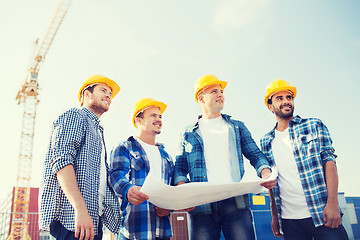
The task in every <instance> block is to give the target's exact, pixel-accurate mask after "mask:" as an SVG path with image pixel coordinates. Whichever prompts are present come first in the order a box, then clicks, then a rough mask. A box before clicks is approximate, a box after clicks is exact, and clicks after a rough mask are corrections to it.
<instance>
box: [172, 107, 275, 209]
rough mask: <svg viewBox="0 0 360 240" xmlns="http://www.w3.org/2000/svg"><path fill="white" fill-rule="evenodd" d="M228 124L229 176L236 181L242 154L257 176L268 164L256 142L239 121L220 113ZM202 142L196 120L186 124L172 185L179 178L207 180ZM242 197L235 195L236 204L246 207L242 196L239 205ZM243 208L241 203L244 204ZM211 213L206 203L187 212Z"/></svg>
mask: <svg viewBox="0 0 360 240" xmlns="http://www.w3.org/2000/svg"><path fill="white" fill-rule="evenodd" d="M221 116H222V117H223V119H224V120H225V121H226V123H227V124H228V125H229V126H230V131H229V146H230V149H229V150H230V158H231V160H230V162H231V169H232V178H233V180H234V181H235V182H239V181H240V180H241V178H242V177H243V176H244V174H245V169H244V160H243V154H244V156H245V157H246V158H247V159H249V160H250V163H251V165H252V166H253V167H254V168H255V169H256V171H257V174H258V175H259V176H260V173H261V171H262V170H263V169H264V168H270V166H269V163H268V161H267V159H266V157H265V156H264V154H263V153H262V152H261V151H260V149H259V147H258V146H257V145H256V143H255V141H254V139H253V138H252V137H251V134H250V132H249V130H248V129H247V127H246V126H245V124H244V123H243V122H241V121H237V120H233V119H231V117H230V116H229V115H226V114H222V115H221ZM203 149H204V143H203V140H202V138H201V136H200V130H199V122H196V123H195V124H194V125H190V126H188V127H187V128H186V129H185V131H184V133H183V134H182V135H181V140H180V154H179V155H178V156H176V163H175V173H174V176H175V184H177V183H178V182H180V181H183V182H189V179H188V178H187V175H188V174H189V176H190V181H191V182H207V181H208V179H207V170H206V164H205V157H204V151H203ZM240 199H242V198H235V200H236V203H237V206H238V207H239V206H240V205H243V204H245V205H246V206H247V207H249V201H248V198H247V197H246V196H245V203H243V204H241V203H240V201H244V200H240ZM244 207H245V206H244ZM209 213H211V206H210V204H204V205H201V206H197V207H196V208H195V210H194V211H192V212H191V214H209Z"/></svg>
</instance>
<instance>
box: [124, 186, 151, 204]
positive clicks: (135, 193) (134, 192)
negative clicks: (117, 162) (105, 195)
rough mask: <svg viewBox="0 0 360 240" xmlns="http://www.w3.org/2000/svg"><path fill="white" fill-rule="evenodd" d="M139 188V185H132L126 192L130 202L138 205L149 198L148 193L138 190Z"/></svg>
mask: <svg viewBox="0 0 360 240" xmlns="http://www.w3.org/2000/svg"><path fill="white" fill-rule="evenodd" d="M140 189H141V187H139V186H132V187H131V188H130V189H129V191H128V192H127V196H126V197H127V199H128V201H129V202H130V203H131V204H134V205H139V204H141V203H143V202H144V201H146V200H148V199H149V197H148V195H146V194H145V193H142V192H140Z"/></svg>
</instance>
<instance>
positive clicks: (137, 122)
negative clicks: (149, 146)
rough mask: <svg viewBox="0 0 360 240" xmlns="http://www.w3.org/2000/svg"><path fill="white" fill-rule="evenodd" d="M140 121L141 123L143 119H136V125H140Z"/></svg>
mask: <svg viewBox="0 0 360 240" xmlns="http://www.w3.org/2000/svg"><path fill="white" fill-rule="evenodd" d="M140 121H141V118H139V117H136V118H135V125H138V124H140Z"/></svg>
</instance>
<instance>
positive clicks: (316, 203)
mask: <svg viewBox="0 0 360 240" xmlns="http://www.w3.org/2000/svg"><path fill="white" fill-rule="evenodd" d="M275 128H276V126H275V127H274V129H273V130H271V131H270V132H269V133H267V134H266V135H265V136H264V137H263V138H262V139H261V141H260V144H261V149H262V151H263V152H264V154H265V155H266V157H267V158H268V159H269V162H270V164H271V165H275V161H274V155H273V152H272V149H271V142H272V140H273V139H274V138H275ZM289 135H290V141H291V144H292V148H293V154H294V157H295V161H296V165H297V168H298V171H299V175H300V180H301V184H302V187H303V190H304V194H305V199H306V202H307V205H308V207H309V211H310V214H311V217H312V219H313V222H314V224H315V226H321V225H323V224H325V222H324V219H323V210H324V207H325V205H326V202H327V196H328V195H327V190H326V181H325V173H324V164H325V163H326V162H327V161H334V162H335V158H336V157H337V156H336V155H335V153H334V152H335V150H334V148H333V147H332V140H331V137H330V133H329V131H328V129H327V128H326V126H325V125H324V124H323V123H322V122H321V120H320V119H316V118H306V119H304V118H301V117H299V116H296V117H295V118H294V119H292V120H291V121H290V122H289ZM273 191H274V197H275V202H276V207H277V210H278V216H279V219H280V218H281V199H280V189H279V185H278V184H277V185H276V187H275V188H274V189H273Z"/></svg>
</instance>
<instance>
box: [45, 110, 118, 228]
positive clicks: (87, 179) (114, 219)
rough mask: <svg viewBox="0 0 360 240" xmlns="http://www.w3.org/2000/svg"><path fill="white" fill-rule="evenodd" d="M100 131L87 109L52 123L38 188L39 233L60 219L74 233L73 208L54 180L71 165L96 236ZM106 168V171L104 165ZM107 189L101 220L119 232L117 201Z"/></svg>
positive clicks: (63, 116)
mask: <svg viewBox="0 0 360 240" xmlns="http://www.w3.org/2000/svg"><path fill="white" fill-rule="evenodd" d="M99 129H100V131H101V132H102V131H103V129H102V127H101V126H100V125H99V118H98V117H97V116H96V115H95V114H94V113H93V112H92V111H90V110H89V109H87V108H72V109H70V110H68V111H66V112H65V113H63V114H62V115H61V116H60V117H58V118H57V120H56V121H54V123H53V126H52V130H51V139H50V145H49V150H48V152H47V155H46V159H45V162H44V171H43V176H42V181H41V186H40V196H39V201H40V211H39V212H40V216H39V217H40V219H39V225H40V229H41V230H45V231H49V225H50V223H52V222H53V221H56V220H59V221H60V223H61V224H62V225H63V226H64V227H65V228H66V229H68V230H70V231H75V219H74V218H75V214H74V208H73V207H72V206H71V204H70V202H69V201H68V199H67V198H66V196H65V194H64V193H63V191H62V190H61V188H60V185H59V182H58V180H57V178H56V173H57V172H58V171H59V170H60V169H62V168H63V167H65V166H66V165H68V164H71V165H73V167H74V170H75V175H76V179H77V183H78V186H79V189H80V192H81V194H82V196H83V197H84V199H85V203H86V206H87V209H88V211H89V214H90V216H91V218H92V220H93V222H94V227H95V234H97V232H98V226H99V219H100V217H99V185H100V161H101V151H102V143H103V139H102V136H101V135H100V134H99V131H98V130H99ZM105 155H106V154H105ZM106 168H108V165H107V163H106ZM107 170H108V169H107ZM109 186H110V185H109V183H107V187H106V196H105V198H104V201H103V205H104V212H103V215H102V216H101V219H102V221H103V223H104V224H105V225H106V226H107V227H108V228H109V230H110V231H112V232H118V230H119V228H120V223H119V221H120V211H119V202H118V200H117V198H116V196H115V194H114V192H113V191H112V189H111V188H110V187H109Z"/></svg>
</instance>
